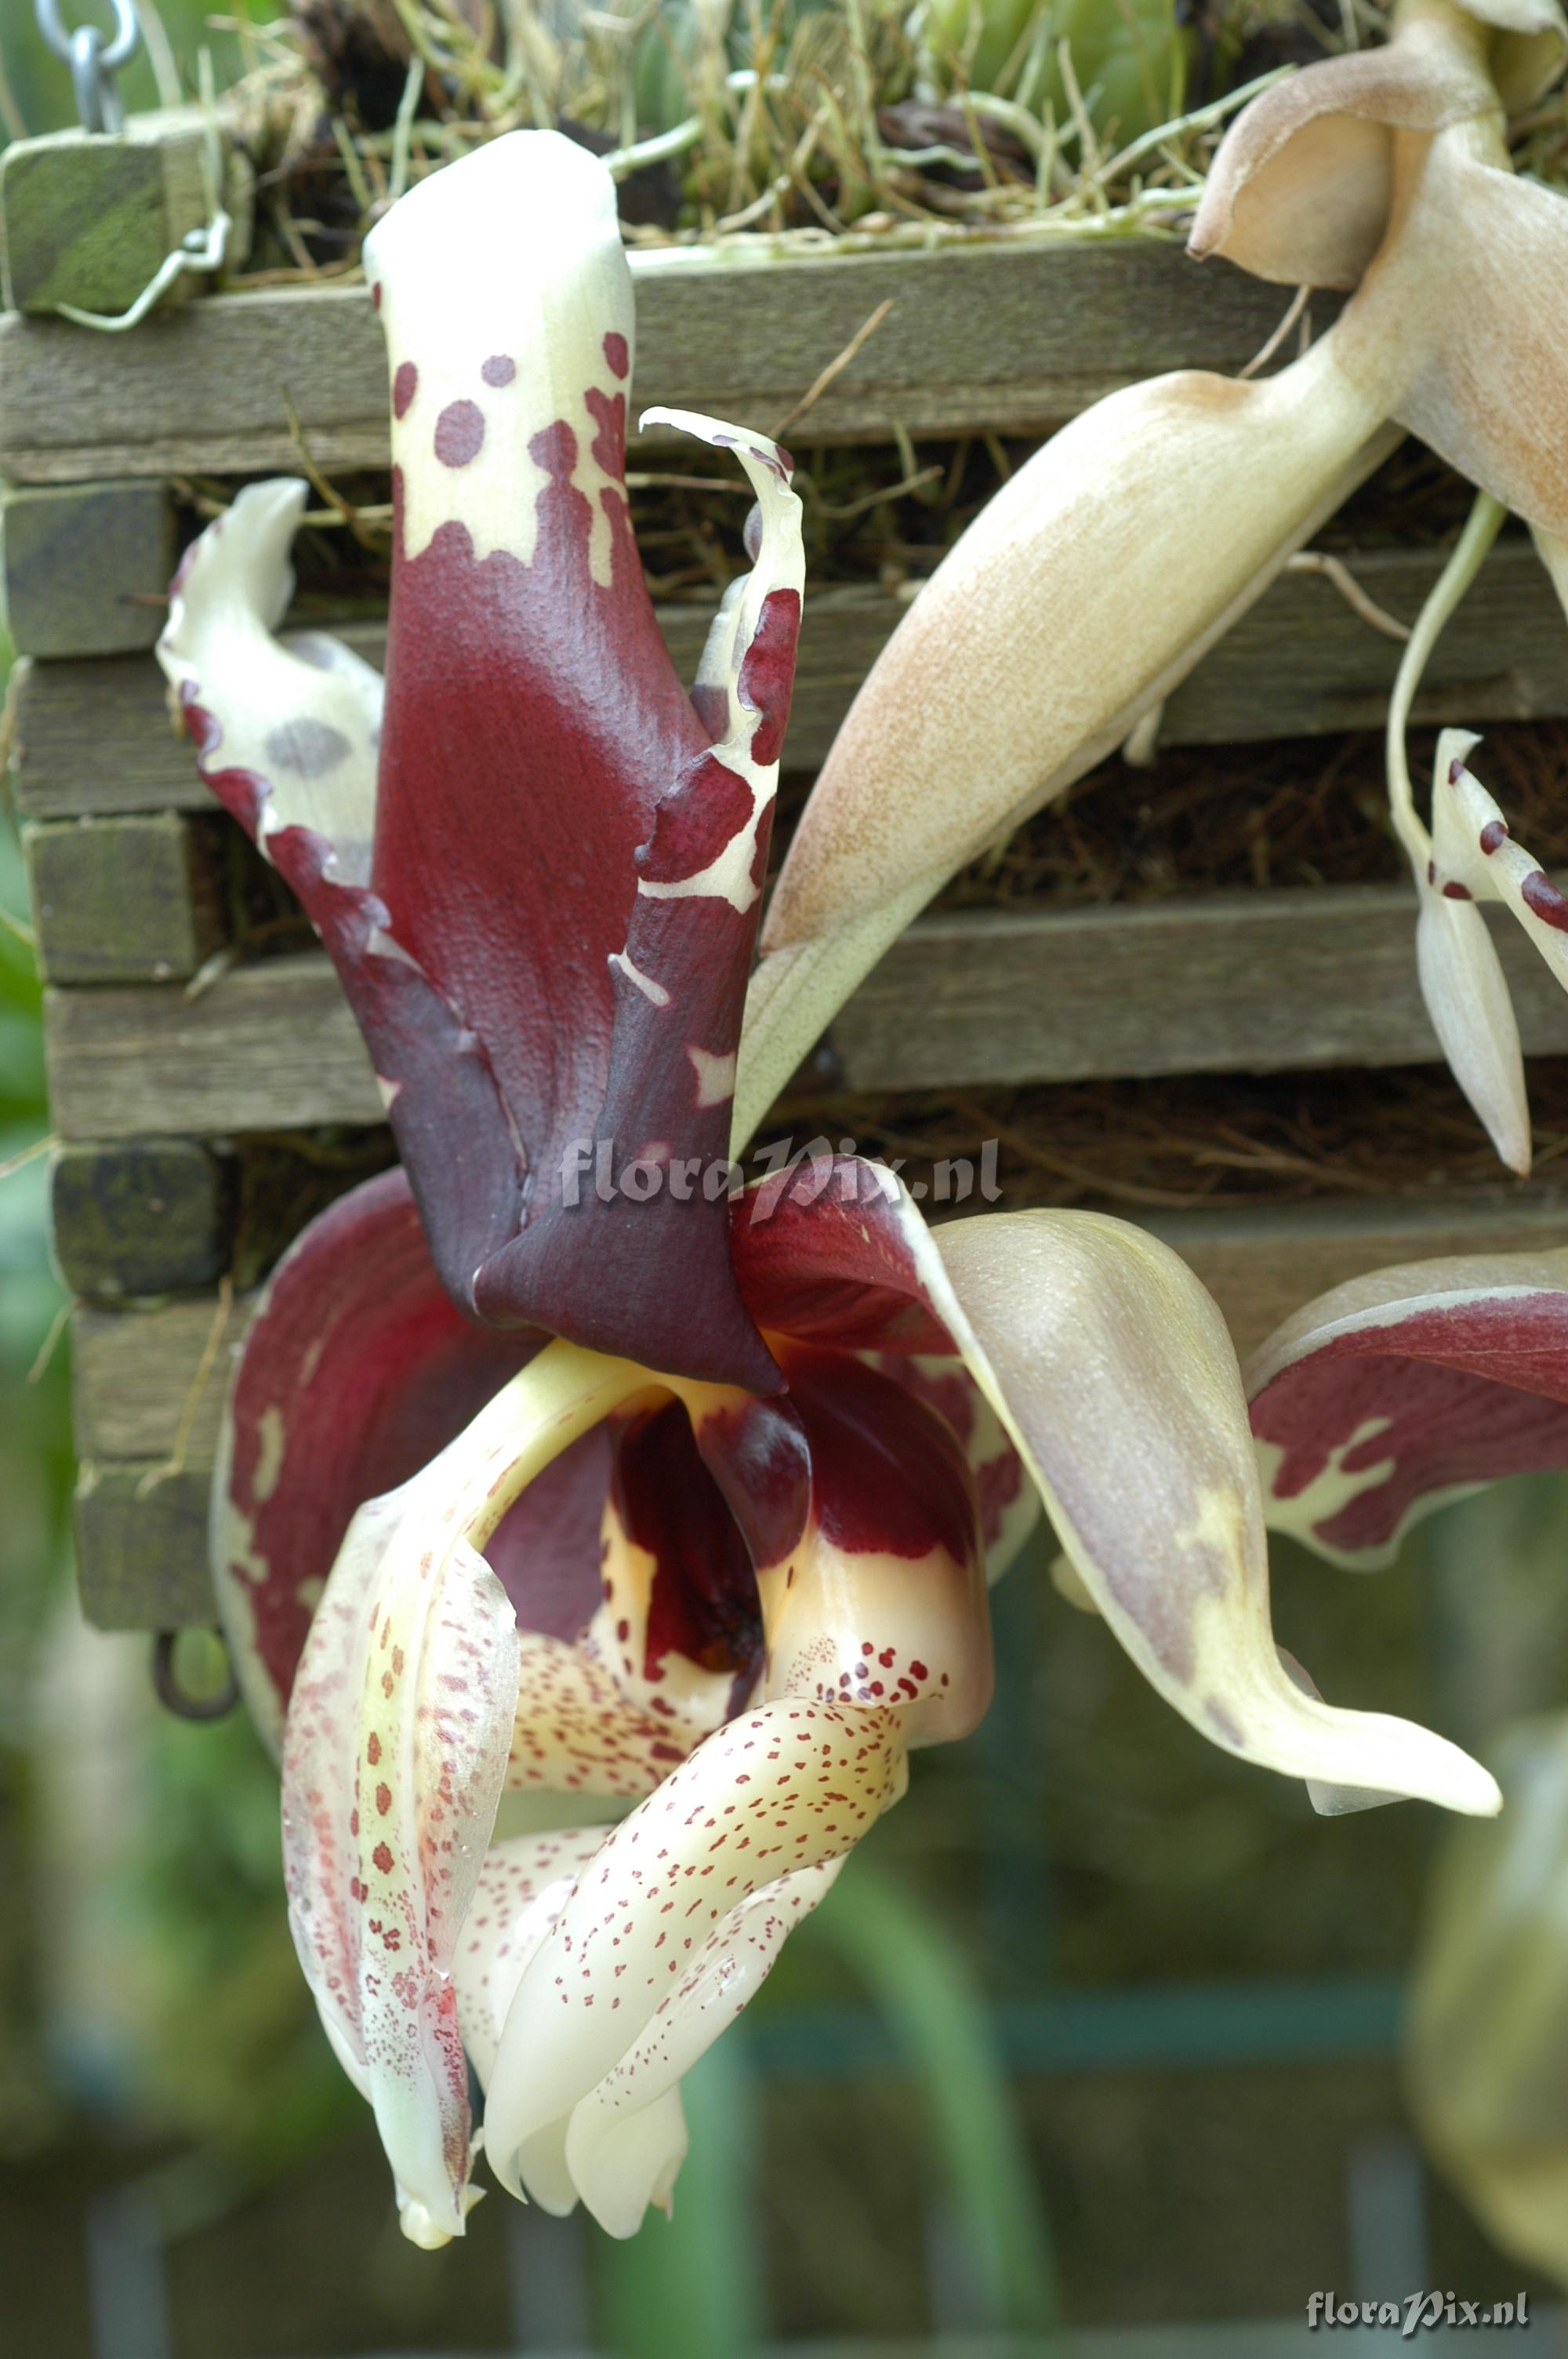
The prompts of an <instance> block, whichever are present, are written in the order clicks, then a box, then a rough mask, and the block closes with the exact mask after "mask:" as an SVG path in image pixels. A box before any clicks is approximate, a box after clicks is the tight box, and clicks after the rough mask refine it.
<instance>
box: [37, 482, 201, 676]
mask: <svg viewBox="0 0 1568 2359" xmlns="http://www.w3.org/2000/svg"><path fill="white" fill-rule="evenodd" d="M0 560H3V572H0V591H3V592H4V601H5V624H6V627H7V629H8V630H9V632H10V634H11V638H12V641H13V644H14V645H15V646H16V648H17V649H18V651H19V652H20V653H21V654H23V655H28V656H117V655H125V654H128V653H129V652H131V651H132V650H133V649H135V648H138V647H151V646H152V644H153V642H154V640H155V639H156V638H157V635H158V632H159V631H160V630H161V628H162V627H163V621H164V614H165V604H164V593H165V592H166V591H167V589H168V577H169V571H170V569H171V567H172V565H173V562H174V509H173V506H172V505H171V503H170V501H169V497H168V491H167V490H166V488H165V486H164V485H163V484H155V483H146V482H143V481H139V480H137V479H136V478H135V477H133V478H131V479H129V480H123V481H121V482H119V483H112V484H50V485H46V486H44V487H43V488H41V489H35V490H31V491H13V492H11V493H9V494H8V495H6V498H5V505H4V507H3V508H0Z"/></svg>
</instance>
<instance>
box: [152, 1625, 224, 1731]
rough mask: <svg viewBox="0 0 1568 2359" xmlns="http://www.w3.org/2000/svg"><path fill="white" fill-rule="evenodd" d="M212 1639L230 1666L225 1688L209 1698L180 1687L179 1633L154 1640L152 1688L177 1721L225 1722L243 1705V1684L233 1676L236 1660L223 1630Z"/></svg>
mask: <svg viewBox="0 0 1568 2359" xmlns="http://www.w3.org/2000/svg"><path fill="white" fill-rule="evenodd" d="M212 1635H213V1636H214V1637H215V1638H216V1639H217V1640H218V1642H219V1644H220V1646H222V1648H223V1654H224V1659H225V1660H226V1661H227V1662H228V1665H229V1676H228V1678H227V1679H226V1680H224V1682H223V1684H222V1687H221V1688H218V1689H216V1690H214V1692H213V1693H212V1694H211V1695H210V1696H193V1695H191V1694H189V1692H188V1691H187V1690H185V1689H184V1688H182V1687H181V1686H180V1684H179V1681H178V1679H177V1678H176V1676H175V1669H174V1649H175V1647H176V1644H177V1643H178V1638H179V1632H178V1630H160V1631H159V1632H158V1634H157V1637H156V1638H155V1639H154V1640H153V1688H154V1691H155V1692H156V1694H157V1700H158V1701H159V1703H161V1704H162V1706H163V1708H164V1710H165V1711H166V1712H173V1714H174V1716H175V1718H176V1719H177V1720H222V1718H223V1717H224V1715H225V1713H227V1712H232V1711H233V1709H234V1706H235V1705H236V1704H237V1703H238V1702H239V1701H240V1683H239V1680H237V1679H236V1678H235V1676H234V1665H233V1658H232V1656H231V1655H230V1654H229V1648H228V1642H227V1640H226V1639H225V1638H224V1636H223V1634H222V1631H221V1630H215V1631H214V1632H213V1633H212Z"/></svg>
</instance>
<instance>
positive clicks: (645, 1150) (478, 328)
mask: <svg viewBox="0 0 1568 2359" xmlns="http://www.w3.org/2000/svg"><path fill="white" fill-rule="evenodd" d="M498 223H501V224H507V225H513V224H515V225H517V226H516V227H515V229H514V230H513V231H512V232H511V234H513V237H514V244H513V246H512V248H511V249H510V250H509V251H506V252H504V254H503V255H498V253H497V248H496V241H497V224H498ZM365 259H366V270H367V275H368V276H369V277H370V279H371V283H372V285H373V289H374V291H375V295H376V299H377V304H376V308H377V314H378V317H379V320H380V322H381V325H382V328H383V331H384V335H385V338H386V343H387V353H388V364H389V371H390V378H391V389H392V441H393V459H394V491H395V545H394V553H393V582H392V601H391V614H390V621H389V627H388V638H387V661H386V681H385V689H384V696H383V693H382V690H381V687H380V683H379V682H377V681H376V679H375V678H374V675H373V674H372V673H370V672H369V671H368V669H367V668H366V667H364V666H363V665H362V664H359V663H358V662H357V661H356V659H355V658H352V657H351V656H349V655H348V654H347V653H346V652H345V651H344V650H342V649H341V647H337V646H336V645H335V643H333V642H332V641H330V640H327V639H323V638H322V637H321V636H319V635H312V636H310V637H308V639H305V640H296V641H279V639H278V638H277V637H276V624H277V621H278V618H279V616H280V615H281V614H282V612H283V610H284V608H285V606H286V605H287V600H288V596H289V593H290V589H291V576H290V574H289V570H288V557H287V550H288V542H289V538H290V534H291V531H292V527H293V524H294V522H295V521H296V519H297V515H298V513H299V511H300V508H301V506H302V505H303V499H304V495H305V489H306V487H305V486H304V485H295V484H262V485H257V486H253V487H251V488H250V489H248V490H247V491H245V492H243V493H242V494H241V495H240V496H239V498H238V499H237V500H236V502H235V504H234V506H232V508H231V509H230V510H229V511H228V512H227V513H226V515H225V516H222V517H221V518H220V519H219V520H218V522H217V523H216V524H215V525H214V526H212V527H211V528H210V530H209V531H208V532H207V533H206V534H204V535H203V537H202V538H201V539H200V541H199V542H198V543H197V544H196V546H195V548H194V549H193V550H192V551H191V553H190V555H189V558H188V559H187V560H186V563H185V564H184V566H182V568H181V571H180V577H179V580H178V582H177V585H176V591H175V595H174V599H173V603H172V605H171V611H170V618H169V624H168V629H167V631H166V632H165V634H164V637H163V640H162V641H161V643H160V656H161V659H162V661H163V664H164V668H165V669H166V671H167V672H168V676H169V678H170V679H171V681H172V682H173V683H174V685H175V687H176V690H177V692H178V695H179V698H180V700H181V702H182V705H183V707H184V709H185V711H186V712H187V714H188V716H189V721H190V725H191V730H192V734H194V735H195V737H196V739H197V743H198V750H199V755H200V762H201V766H202V770H203V775H204V776H205V777H207V779H208V781H209V783H210V784H211V787H212V788H213V790H214V792H215V793H217V794H218V796H219V797H220V799H222V801H224V802H225V804H226V805H227V806H228V808H229V809H230V810H232V811H233V812H234V814H235V816H236V817H238V818H239V819H240V820H241V821H242V823H243V825H245V826H246V827H247V828H248V829H249V831H250V832H252V833H253V835H254V837H255V839H256V841H257V842H258V843H260V844H261V845H262V848H263V849H264V850H265V852H266V853H267V854H268V856H269V857H270V858H271V859H273V860H274V861H275V862H276V864H277V865H278V866H279V868H280V869H282V871H283V872H284V874H285V875H287V877H288V880H289V882H290V884H291V885H292V886H294V888H295V890H296V891H297V893H298V895H299V897H300V898H301V900H302V901H303V902H304V904H305V907H306V908H307V910H308V914H309V915H310V917H311V919H312V920H313V922H314V923H315V924H316V926H317V928H318V930H319V932H320V934H321V936H322V939H323V940H324V942H325V944H326V946H327V948H328V950H329V951H330V953H331V955H332V957H333V959H334V962H336V964H337V967H338V971H339V973H340V976H341V980H342V982H343V985H344V988H345V990H346V992H347V994H348V995H349V998H350V1000H351V1004H352V1006H353V1007H354V1011H355V1014H356V1016H358V1017H359V1020H360V1024H361V1027H362V1030H363V1032H364V1034H365V1038H366V1041H367V1044H368V1045H369V1047H370V1049H371V1052H372V1056H373V1061H374V1064H375V1069H376V1072H377V1075H378V1078H379V1081H380V1085H381V1089H382V1094H383V1098H384V1103H385V1104H386V1107H387V1112H388V1118H389V1120H390V1122H391V1124H392V1127H393V1130H394V1133H395V1136H396V1138H397V1142H398V1147H399V1150H400V1152H401V1154H402V1157H403V1160H404V1164H405V1167H406V1169H407V1172H408V1175H409V1180H410V1182H411V1185H412V1187H413V1190H414V1195H415V1198H416V1202H417V1204H418V1206H419V1210H420V1213H421V1216H422V1218H423V1220H424V1222H425V1225H426V1230H427V1234H428V1236H429V1238H430V1241H431V1247H432V1251H433V1253H434V1255H435V1257H436V1262H437V1266H438V1269H439V1271H440V1275H441V1279H442V1282H443V1284H444V1285H445V1286H446V1288H447V1290H448V1292H449V1295H450V1296H451V1298H452V1300H453V1301H454V1302H455V1303H456V1304H457V1305H458V1306H459V1308H460V1309H461V1310H464V1311H466V1312H467V1313H469V1314H470V1316H477V1317H479V1318H481V1320H483V1321H486V1322H487V1323H489V1324H491V1325H494V1326H497V1327H511V1328H518V1329H524V1330H532V1331H535V1332H546V1333H553V1334H560V1335H564V1336H567V1337H568V1338H571V1339H574V1340H577V1341H579V1342H582V1343H587V1344H589V1346H591V1347H592V1348H594V1349H598V1350H602V1351H607V1352H613V1353H620V1352H625V1353H632V1354H633V1355H634V1356H636V1357H637V1358H639V1359H641V1360H642V1361H643V1362H644V1363H645V1364H650V1365H654V1366H661V1367H666V1368H669V1369H671V1370H672V1371H674V1372H676V1373H680V1374H687V1375H694V1376H700V1377H706V1378H710V1379H715V1380H717V1379H719V1378H723V1379H727V1380H729V1381H731V1382H740V1383H745V1384H747V1385H748V1386H752V1388H754V1389H764V1388H766V1387H767V1386H770V1385H776V1383H777V1375H776V1372H774V1371H773V1368H772V1365H771V1363H770V1361H769V1359H768V1356H767V1353H766V1350H765V1348H764V1346H763V1345H762V1342H761V1340H760V1338H759V1337H758V1335H757V1332H756V1330H755V1328H754V1326H753V1325H752V1322H751V1321H750V1319H749V1318H748V1316H747V1314H746V1312H745V1309H744V1305H743V1304H742V1302H741V1297H740V1294H739V1291H738V1289H737V1288H736V1285H735V1282H734V1279H733V1277H732V1275H731V1272H730V1264H729V1255H728V1248H727V1236H726V1217H725V1210H724V1205H723V1201H722V1198H721V1197H715V1196H714V1195H713V1194H711V1193H702V1192H700V1191H699V1192H697V1193H695V1194H692V1193H684V1192H681V1191H678V1190H675V1189H673V1188H666V1189H664V1190H660V1192H659V1194H658V1197H657V1200H656V1201H654V1202H652V1203H649V1204H648V1205H646V1206H645V1207H643V1210H642V1212H641V1213H640V1215H639V1216H636V1217H633V1218H630V1219H629V1218H628V1217H627V1211H626V1207H625V1205H624V1203H620V1204H612V1205H606V1204H605V1203H603V1202H602V1201H600V1198H599V1196H598V1195H597V1194H596V1193H594V1192H593V1191H589V1192H588V1193H587V1194H586V1195H584V1196H583V1197H582V1198H581V1199H580V1200H579V1201H571V1199H570V1197H569V1194H568V1188H567V1186H566V1181H567V1180H568V1179H569V1178H570V1176H571V1174H572V1171H573V1169H575V1166H574V1163H573V1159H572V1158H573V1154H574V1151H578V1150H580V1148H581V1147H582V1146H583V1144H584V1143H585V1142H586V1144H587V1147H588V1148H589V1154H590V1157H591V1153H592V1150H593V1149H594V1147H596V1146H597V1143H598V1142H599V1141H600V1139H605V1140H609V1141H612V1142H613V1144H614V1147H615V1150H616V1152H617V1154H618V1156H620V1157H622V1158H632V1159H637V1160H641V1161H643V1162H646V1163H649V1164H652V1165H654V1166H655V1167H657V1168H658V1169H671V1168H678V1167H679V1166H681V1165H682V1164H684V1163H685V1162H687V1161H688V1160H689V1161H690V1162H691V1163H693V1164H694V1165H695V1167H696V1168H698V1169H701V1168H706V1167H707V1166H708V1165H710V1164H712V1163H713V1162H714V1161H715V1160H719V1159H721V1158H722V1157H723V1156H724V1154H725V1152H726V1150H727V1147H728V1143H729V1128H730V1099H731V1095H732V1092H733V1082H734V1066H735V1054H736V1049H737V1046H738V1042H739V1036H740V1026H741V1002H742V999H743V996H744V992H745V984H746V976H747V973H748V970H749V967H750V963H751V957H752V944H753V940H754V937H755V933H756V928H757V921H758V918H759V915H760V908H761V884H762V872H763V867H764V865H765V861H766V855H767V843H768V835H769V830H770V827H771V822H772V816H773V796H774V790H775V788H776V784H777V776H778V764H779V757H780V753H781V750H782V744H783V737H784V725H785V722H786V719H787V714H788V708H789V693H790V686H791V681H792V678H793V669H794V657H795V639H796V635H797V633H798V628H799V622H800V609H801V595H802V590H803V564H802V557H801V546H800V532H799V503H798V501H797V499H796V498H795V495H794V493H793V492H792V491H791V489H790V488H789V472H790V471H789V463H788V461H787V458H786V457H784V455H782V454H781V453H780V452H779V451H777V450H776V449H775V448H774V446H773V444H772V443H770V442H768V441H766V440H765V439H763V438H761V437H758V436H756V435H753V434H751V433H748V432H746V431H744V430H743V429H739V428H729V427H725V426H722V425H721V424H719V423H718V422H717V421H714V420H710V419H695V418H690V417H688V416H687V415H686V414H685V413H669V414H668V416H669V419H670V421H671V422H673V423H675V424H677V425H679V426H681V427H683V428H685V429H687V430H690V431H693V432H696V433H698V434H700V435H702V436H703V437H705V439H707V440H709V441H711V442H714V443H716V444H718V445H719V446H720V447H723V448H725V449H727V450H729V451H732V452H733V454H734V455H735V457H736V458H737V459H738V460H739V462H740V463H741V466H742V468H743V469H744V470H745V471H746V473H748V474H749V476H750V477H751V479H752V485H753V488H754V490H755V491H756V494H757V499H758V507H757V509H756V510H755V511H754V512H753V524H754V529H753V530H752V532H751V534H750V536H749V540H748V546H749V547H750V548H751V549H752V555H753V560H754V563H753V570H752V572H751V573H750V574H749V575H747V576H745V577H743V578H742V580H741V581H740V582H737V583H736V584H735V585H734V587H733V589H732V592H731V593H730V596H729V597H727V599H726V600H725V602H724V606H723V609H722V611H721V613H720V614H719V619H718V621H717V623H716V625H715V627H714V631H713V635H712V637H711V639H710V642H709V646H708V651H707V653H706V654H705V657H704V659H703V664H702V668H701V670H700V672H699V676H698V680H697V686H696V690H695V691H694V692H693V693H688V692H687V689H686V687H685V686H684V685H683V683H682V682H681V681H680V680H679V679H677V678H676V674H675V671H674V669H673V668H672V666H671V664H670V661H669V658H668V656H667V654H666V652H665V646H664V642H663V639H662V637H661V636H660V633H659V629H658V626H657V624H656V622H655V620H654V613H653V608H652V605H651V603H650V601H649V597H648V592H647V589H646V586H645V584H644V582H643V573H642V568H641V565H640V563H639V560H638V557H637V550H636V547H635V543H634V541H633V536H632V528H631V519H630V512H629V508H628V505H627V499H626V493H625V481H624V458H625V431H626V403H627V397H628V386H629V381H630V377H631V374H632V368H633V349H634V321H633V299H632V285H631V277H630V273H629V270H628V267H627V264H626V259H625V255H624V254H623V252H622V246H621V242H620V236H619V232H618V229H617V225H616V218H615V202H614V190H613V185H612V183H611V180H610V178H609V175H608V174H607V173H606V172H605V170H604V169H603V167H602V166H601V165H600V164H599V163H598V162H597V161H596V160H595V159H594V158H591V157H589V156H588V155H587V154H586V152H585V151H584V150H583V149H581V148H579V147H576V146H575V145H574V144H573V143H572V142H571V141H569V140H567V139H565V138H563V137H561V136H559V135H557V134H555V133H546V132H537V133H535V132H525V133H516V134H513V135H510V136H507V137H504V138H502V139H498V140H495V141H493V142H492V143H490V144H489V145H488V146H487V147H484V148H482V149H481V150H479V151H478V152H476V153H475V154H474V155H472V156H470V157H469V158H465V159H464V160H463V161H462V162H461V163H459V164H457V165H455V166H452V167H450V168H447V169H445V170H443V171H440V172H438V173H436V174H433V175H431V176H430V177H429V178H428V179H426V180H424V181H422V182H420V183H419V184H418V186H417V187H416V188H415V189H414V190H412V191H411V192H410V193H409V194H408V196H406V198H405V199H404V200H403V201H401V202H400V203H399V204H397V205H396V206H395V207H394V208H393V210H392V212H390V213H389V214H388V215H387V216H386V218H385V219H384V221H383V222H382V223H380V224H379V225H378V227H377V228H376V230H375V231H374V232H373V235H372V237H371V238H370V240H369V241H368V242H367V245H366V256H365Z"/></svg>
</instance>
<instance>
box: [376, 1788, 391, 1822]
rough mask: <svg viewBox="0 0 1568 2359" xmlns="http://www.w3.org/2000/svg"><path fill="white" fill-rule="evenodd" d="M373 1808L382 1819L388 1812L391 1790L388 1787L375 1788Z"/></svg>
mask: <svg viewBox="0 0 1568 2359" xmlns="http://www.w3.org/2000/svg"><path fill="white" fill-rule="evenodd" d="M375 1807H376V1809H377V1810H379V1811H380V1812H381V1815H382V1817H383V1818H385V1816H386V1814H387V1812H388V1810H391V1808H392V1788H391V1787H390V1786H378V1787H377V1788H376V1789H375Z"/></svg>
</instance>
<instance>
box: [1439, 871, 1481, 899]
mask: <svg viewBox="0 0 1568 2359" xmlns="http://www.w3.org/2000/svg"><path fill="white" fill-rule="evenodd" d="M1443 897H1444V900H1445V901H1473V900H1474V899H1475V897H1476V896H1475V895H1474V893H1472V892H1471V890H1470V887H1469V886H1468V885H1461V884H1460V883H1459V881H1458V879H1457V878H1456V877H1455V878H1454V879H1453V880H1451V882H1450V883H1448V884H1446V885H1445V886H1444V888H1443Z"/></svg>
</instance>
